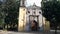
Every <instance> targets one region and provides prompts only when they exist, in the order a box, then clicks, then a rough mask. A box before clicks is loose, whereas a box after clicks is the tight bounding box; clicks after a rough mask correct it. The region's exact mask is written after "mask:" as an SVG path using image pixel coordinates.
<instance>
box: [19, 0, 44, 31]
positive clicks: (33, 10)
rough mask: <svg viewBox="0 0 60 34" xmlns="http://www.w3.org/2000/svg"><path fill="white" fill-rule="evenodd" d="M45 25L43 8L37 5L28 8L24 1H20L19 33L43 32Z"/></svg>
mask: <svg viewBox="0 0 60 34" xmlns="http://www.w3.org/2000/svg"><path fill="white" fill-rule="evenodd" d="M34 25H35V26H34ZM44 25H45V17H43V15H42V10H41V7H39V6H37V5H36V4H35V3H34V4H33V5H31V6H28V7H26V6H25V4H24V0H20V8H19V20H18V31H35V30H36V31H41V30H44ZM32 26H33V27H32Z"/></svg>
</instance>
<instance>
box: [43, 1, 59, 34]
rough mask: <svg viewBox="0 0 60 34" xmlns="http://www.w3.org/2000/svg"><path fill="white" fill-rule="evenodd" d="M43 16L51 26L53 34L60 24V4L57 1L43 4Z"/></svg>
mask: <svg viewBox="0 0 60 34" xmlns="http://www.w3.org/2000/svg"><path fill="white" fill-rule="evenodd" d="M42 11H43V16H44V17H46V18H47V20H49V21H50V23H51V24H53V26H54V28H55V33H56V32H57V31H56V30H57V26H59V24H60V21H59V20H60V18H59V17H60V2H59V1H48V2H45V3H43V6H42Z"/></svg>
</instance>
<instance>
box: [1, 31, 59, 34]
mask: <svg viewBox="0 0 60 34" xmlns="http://www.w3.org/2000/svg"><path fill="white" fill-rule="evenodd" d="M0 34H54V32H13V31H2V30H0ZM58 34H60V32H58Z"/></svg>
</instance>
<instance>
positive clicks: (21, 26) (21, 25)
mask: <svg viewBox="0 0 60 34" xmlns="http://www.w3.org/2000/svg"><path fill="white" fill-rule="evenodd" d="M26 11H27V9H26V7H25V0H20V8H19V18H18V31H25V25H26Z"/></svg>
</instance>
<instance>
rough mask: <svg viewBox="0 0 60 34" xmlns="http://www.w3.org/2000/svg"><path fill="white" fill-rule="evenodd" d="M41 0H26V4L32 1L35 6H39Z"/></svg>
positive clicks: (30, 3) (31, 3)
mask: <svg viewBox="0 0 60 34" xmlns="http://www.w3.org/2000/svg"><path fill="white" fill-rule="evenodd" d="M41 1H42V0H26V3H25V4H26V6H30V5H33V4H34V3H35V4H36V5H37V6H40V7H41Z"/></svg>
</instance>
